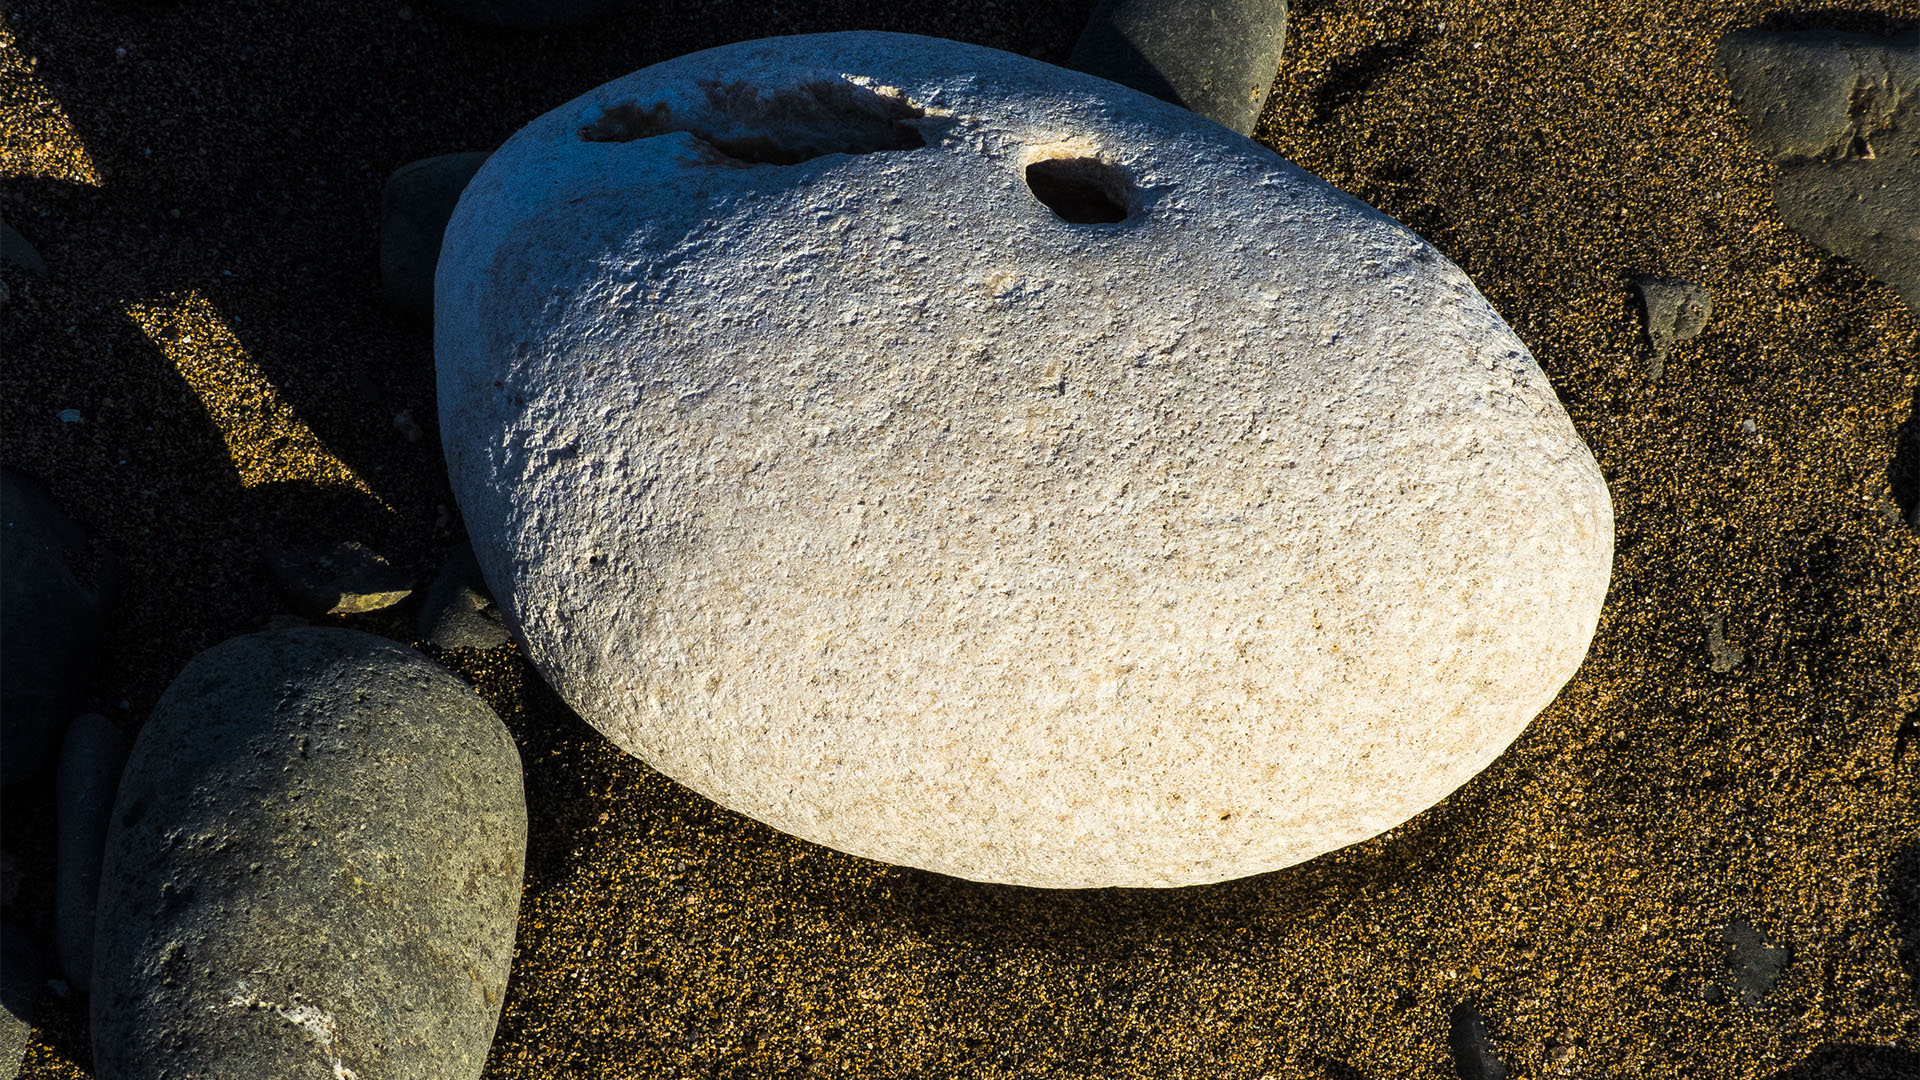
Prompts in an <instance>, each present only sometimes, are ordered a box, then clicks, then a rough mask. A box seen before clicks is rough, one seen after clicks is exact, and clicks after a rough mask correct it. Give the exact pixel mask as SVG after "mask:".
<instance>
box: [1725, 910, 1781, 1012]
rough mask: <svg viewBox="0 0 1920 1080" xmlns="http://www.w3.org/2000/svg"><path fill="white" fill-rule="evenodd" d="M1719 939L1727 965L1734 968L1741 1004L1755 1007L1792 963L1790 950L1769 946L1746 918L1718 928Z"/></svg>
mask: <svg viewBox="0 0 1920 1080" xmlns="http://www.w3.org/2000/svg"><path fill="white" fill-rule="evenodd" d="M1720 940H1721V942H1722V943H1724V944H1725V946H1726V953H1725V958H1726V961H1727V966H1728V967H1729V968H1731V969H1733V981H1734V986H1735V988H1736V989H1738V990H1739V992H1740V1003H1741V1004H1743V1005H1747V1006H1749V1007H1758V1006H1759V1004H1760V1000H1761V999H1762V998H1764V997H1766V996H1767V991H1769V990H1772V989H1773V987H1774V984H1776V983H1778V982H1779V981H1780V979H1781V977H1782V976H1783V975H1785V974H1786V972H1787V966H1788V965H1790V964H1792V963H1793V950H1792V949H1787V948H1782V947H1779V946H1775V945H1769V944H1768V943H1767V940H1766V937H1765V936H1764V935H1762V934H1761V933H1760V931H1759V930H1757V929H1755V928H1754V925H1753V924H1752V923H1751V922H1748V921H1747V920H1746V919H1745V918H1737V919H1734V920H1733V921H1732V922H1729V923H1727V925H1725V926H1723V927H1721V928H1720Z"/></svg>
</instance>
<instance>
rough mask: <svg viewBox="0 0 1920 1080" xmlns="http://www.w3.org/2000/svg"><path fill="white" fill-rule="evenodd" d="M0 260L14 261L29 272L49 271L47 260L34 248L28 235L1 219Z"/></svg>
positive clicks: (41, 272) (42, 272) (40, 272)
mask: <svg viewBox="0 0 1920 1080" xmlns="http://www.w3.org/2000/svg"><path fill="white" fill-rule="evenodd" d="M0 262H5V263H12V264H13V265H15V266H18V267H19V268H21V269H22V270H25V271H26V272H27V273H29V274H45V273H46V272H47V260H45V259H43V258H41V257H40V253H39V252H37V251H35V250H33V245H32V244H30V243H28V242H27V238H26V237H24V236H21V235H20V233H19V232H18V231H17V230H16V229H14V227H13V226H11V225H9V224H7V223H6V222H4V221H0Z"/></svg>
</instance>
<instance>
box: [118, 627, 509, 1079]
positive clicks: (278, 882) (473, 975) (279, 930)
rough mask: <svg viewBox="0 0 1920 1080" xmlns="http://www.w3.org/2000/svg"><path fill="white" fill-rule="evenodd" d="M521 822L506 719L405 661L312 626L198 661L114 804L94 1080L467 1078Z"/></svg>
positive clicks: (480, 1055) (491, 1019) (153, 726)
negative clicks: (502, 720)
mask: <svg viewBox="0 0 1920 1080" xmlns="http://www.w3.org/2000/svg"><path fill="white" fill-rule="evenodd" d="M526 828H527V818H526V803H525V796H524V794H523V792H522V785H521V774H520V760H519V755H518V753H517V751H516V750H515V748H514V745H513V740H512V739H511V738H510V737H509V736H508V734H507V731H506V728H505V727H504V726H503V725H502V724H501V723H500V721H499V718H497V717H495V716H494V715H493V713H492V712H491V711H489V710H488V709H487V707H486V706H485V705H484V704H483V703H482V702H481V701H480V699H479V697H477V696H476V695H475V694H474V692H473V691H472V690H471V689H469V688H468V687H467V686H466V685H465V684H463V683H461V682H460V681H459V680H458V679H456V678H454V677H453V676H452V675H450V674H448V673H447V672H446V671H445V670H443V669H441V668H440V667H439V666H438V665H435V664H434V663H432V662H431V661H429V660H427V659H426V658H425V657H422V656H421V655H420V654H418V653H416V652H414V651H413V650H411V649H406V648H402V647H401V646H398V645H395V644H394V643H392V642H390V641H387V640H385V639H383V638H377V637H373V636H371V635H368V634H360V633H355V632H353V631H348V630H335V629H318V628H316V629H306V630H289V631H284V632H281V633H275V634H253V635H249V636H246V637H241V638H235V639H233V640H231V641H228V642H225V643H223V644H221V645H218V646H216V647H214V648H213V649H210V650H208V651H207V652H204V653H202V654H200V656H198V657H196V658H195V659H194V660H193V661H192V662H191V663H190V664H188V665H187V667H186V670H184V671H182V672H181V673H180V676H179V677H178V678H177V679H175V680H174V682H173V685H172V686H170V687H168V689H167V692H166V693H165V694H164V695H163V696H162V697H161V699H160V703H159V705H158V706H156V707H155V709H154V711H153V715H152V716H151V717H150V718H149V719H148V720H147V723H146V726H145V727H144V728H143V729H142V730H141V732H140V737H139V739H138V741H137V742H136V743H135V744H134V748H133V755H132V757H131V758H130V759H129V761H128V763H127V770H126V775H125V777H124V779H123V780H122V782H121V785H120V795H119V798H118V800H117V802H116V804H115V807H114V816H113V825H112V829H113V831H112V833H111V835H110V836H109V838H108V841H107V852H106V861H105V864H104V867H103V870H102V879H101V880H102V887H101V890H100V905H99V913H98V918H99V937H98V941H97V949H98V953H97V955H96V957H95V960H94V972H93V974H94V978H93V983H94V986H93V1007H92V1018H93V1048H94V1062H95V1065H96V1067H97V1069H98V1073H99V1076H100V1078H101V1080H132V1078H159V1077H171V1076H248V1077H269V1076H271V1077H313V1078H315V1080H323V1078H338V1077H344V1076H357V1077H363V1078H372V1077H383V1078H388V1077H391V1078H422V1080H424V1078H428V1077H432V1078H435V1080H440V1078H452V1077H467V1078H472V1077H477V1076H478V1075H479V1074H480V1069H481V1065H482V1064H483V1062H484V1061H485V1059H486V1056H487V1048H488V1045H489V1043H490V1042H491V1041H492V1037H493V1028H494V1024H495V1022H496V1020H497V1019H498V1016H499V1011H500V1003H501V999H502V995H503V993H504V991H505V989H506V982H507V969H508V966H509V962H510V961H511V959H512V955H513V934H514V917H515V911H516V909H517V906H518V902H519V898H520V880H521V870H522V866H523V864H524V860H525V854H526Z"/></svg>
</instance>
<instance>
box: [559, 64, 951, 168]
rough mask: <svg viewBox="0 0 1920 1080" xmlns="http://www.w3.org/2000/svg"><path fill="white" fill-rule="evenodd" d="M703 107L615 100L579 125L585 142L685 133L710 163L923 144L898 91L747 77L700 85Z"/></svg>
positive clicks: (918, 114)
mask: <svg viewBox="0 0 1920 1080" xmlns="http://www.w3.org/2000/svg"><path fill="white" fill-rule="evenodd" d="M700 89H701V90H702V92H704V93H705V95H706V103H705V106H704V108H701V109H698V110H697V111H695V112H693V113H691V114H688V115H681V114H677V113H675V112H674V110H673V107H672V106H671V105H669V104H668V103H666V102H659V103H656V104H653V105H648V106H644V107H643V106H640V105H637V104H626V105H615V106H612V107H610V108H608V109H607V110H606V111H604V112H602V113H601V114H600V118H599V119H598V120H596V121H594V122H593V123H591V124H588V125H586V126H584V127H582V128H581V129H580V138H581V139H582V140H584V141H586V142H632V141H634V140H636V139H651V138H653V137H655V136H658V135H668V134H671V133H673V132H685V133H687V134H689V135H692V136H693V137H694V138H696V139H699V140H700V141H701V142H703V143H705V144H706V145H707V146H708V147H710V148H711V149H712V151H713V164H716V165H735V166H748V165H798V164H799V163H800V162H803V161H808V160H811V159H813V158H817V157H825V156H826V155H828V154H877V153H884V152H886V151H891V150H918V149H920V148H922V147H924V146H926V145H927V139H926V136H925V135H923V134H921V131H920V127H919V126H918V123H917V122H918V121H921V120H924V119H925V117H926V115H927V113H926V110H925V109H922V108H920V107H919V106H917V105H915V104H913V103H912V102H910V101H908V100H907V99H906V98H904V97H901V96H899V95H898V94H888V93H883V92H882V91H879V90H874V89H871V88H869V87H865V86H861V85H859V84H857V83H852V82H848V81H846V80H844V79H814V80H811V81H808V82H803V83H800V84H799V85H797V86H787V87H781V88H779V89H774V90H766V89H763V88H761V87H758V86H755V85H753V84H752V83H748V82H729V83H720V82H709V83H702V84H701V86H700Z"/></svg>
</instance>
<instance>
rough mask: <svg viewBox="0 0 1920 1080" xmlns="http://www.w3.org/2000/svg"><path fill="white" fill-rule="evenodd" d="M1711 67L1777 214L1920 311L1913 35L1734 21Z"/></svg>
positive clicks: (1919, 43)
mask: <svg viewBox="0 0 1920 1080" xmlns="http://www.w3.org/2000/svg"><path fill="white" fill-rule="evenodd" d="M1717 66H1718V68H1719V70H1720V74H1721V77H1722V78H1724V79H1725V80H1726V83H1727V87H1728V89H1729V90H1730V91H1731V92H1732V95H1733V102H1734V105H1735V106H1736V107H1738V108H1739V110H1740V112H1741V115H1742V116H1744V117H1745V118H1746V120H1747V123H1748V125H1749V126H1750V127H1751V129H1752V134H1753V139H1754V142H1755V143H1756V144H1757V145H1758V146H1759V147H1760V148H1761V149H1762V150H1764V151H1765V152H1766V153H1767V154H1768V155H1769V156H1771V157H1772V158H1773V160H1774V163H1775V169H1776V171H1775V174H1774V182H1773V197H1774V202H1775V204H1776V205H1777V206H1778V207H1779V208H1780V215H1781V217H1782V218H1783V219H1785V221H1786V223H1787V224H1788V225H1790V226H1792V227H1793V229H1794V231H1796V232H1798V233H1800V234H1801V235H1803V236H1805V237H1806V238H1807V239H1809V240H1811V241H1813V242H1814V243H1816V244H1818V245H1820V246H1821V247H1823V248H1825V249H1826V250H1828V251H1831V252H1833V253H1834V254H1836V255H1839V256H1841V257H1843V258H1846V259H1850V260H1852V261H1854V262H1856V263H1859V264H1860V265H1861V266H1862V267H1863V268H1865V269H1866V270H1867V272H1868V273H1870V274H1872V275H1874V276H1875V277H1877V278H1879V279H1880V280H1881V281H1884V282H1886V283H1887V284H1888V285H1890V286H1892V287H1893V290H1894V291H1895V292H1897V293H1899V294H1900V297H1901V299H1902V300H1904V301H1905V302H1906V304H1907V307H1908V308H1909V309H1911V310H1914V311H1917V312H1920V36H1915V37H1911V38H1905V39H1887V38H1873V37H1867V36H1863V35H1859V34H1842V33H1834V32H1804V33H1772V32H1767V31H1759V30H1740V31H1735V32H1734V33H1731V34H1728V35H1727V36H1726V37H1725V38H1722V39H1721V41H1720V46H1719V52H1718V58H1717Z"/></svg>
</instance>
